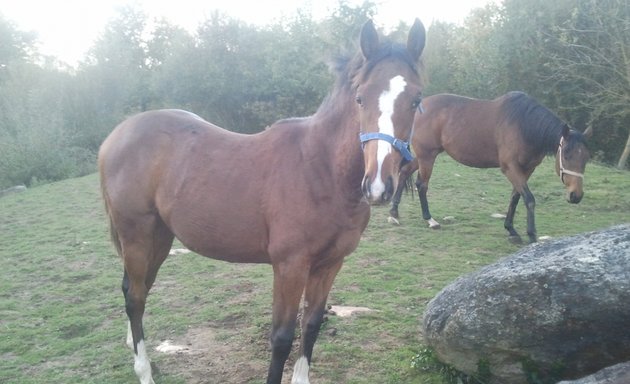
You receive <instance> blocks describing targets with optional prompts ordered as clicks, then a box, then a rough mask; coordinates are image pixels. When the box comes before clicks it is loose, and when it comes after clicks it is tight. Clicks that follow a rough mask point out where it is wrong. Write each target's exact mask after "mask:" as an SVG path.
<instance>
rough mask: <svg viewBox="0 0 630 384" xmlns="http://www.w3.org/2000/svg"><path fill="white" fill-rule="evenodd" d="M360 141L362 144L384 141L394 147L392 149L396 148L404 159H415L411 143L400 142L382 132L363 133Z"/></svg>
mask: <svg viewBox="0 0 630 384" xmlns="http://www.w3.org/2000/svg"><path fill="white" fill-rule="evenodd" d="M359 140H361V143H365V142H366V141H370V140H384V141H387V142H388V143H390V144H391V145H392V147H394V148H396V149H397V150H398V152H400V154H401V155H402V157H403V158H404V159H405V160H407V161H412V160H413V159H414V157H413V154H411V151H410V150H409V142H407V141H402V140H399V139H397V138H395V137H393V136H390V135H387V134H385V133H380V132H370V133H361V134H360V135H359Z"/></svg>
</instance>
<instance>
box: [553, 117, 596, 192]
mask: <svg viewBox="0 0 630 384" xmlns="http://www.w3.org/2000/svg"><path fill="white" fill-rule="evenodd" d="M590 134H591V130H590V129H587V130H586V131H585V132H584V134H582V133H580V132H578V131H575V130H572V129H570V128H569V126H567V125H565V126H564V129H563V131H562V137H561V138H560V144H559V145H558V152H557V153H556V173H557V174H558V176H560V180H562V183H563V184H564V186H565V187H566V190H567V195H566V196H567V201H568V202H570V203H573V204H577V203H579V202H580V201H581V200H582V196H584V191H583V189H582V183H583V181H584V169H585V168H586V162H587V161H588V160H589V159H590V157H591V155H590V152H589V151H588V148H587V147H586V139H587V138H588V137H590Z"/></svg>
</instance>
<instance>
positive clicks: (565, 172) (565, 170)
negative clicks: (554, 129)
mask: <svg viewBox="0 0 630 384" xmlns="http://www.w3.org/2000/svg"><path fill="white" fill-rule="evenodd" d="M563 145H564V136H562V137H560V144H559V145H558V168H560V179H561V180H562V177H563V176H564V175H571V176H575V177H579V178H581V179H584V174H583V173H579V172H575V171H571V170H569V169H566V168H564V166H563V165H562V146H563Z"/></svg>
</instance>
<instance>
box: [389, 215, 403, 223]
mask: <svg viewBox="0 0 630 384" xmlns="http://www.w3.org/2000/svg"><path fill="white" fill-rule="evenodd" d="M387 222H388V223H390V224H394V225H400V221H398V219H396V218H395V217H393V216H390V217H388V218H387Z"/></svg>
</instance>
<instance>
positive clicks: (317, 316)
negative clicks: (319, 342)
mask: <svg viewBox="0 0 630 384" xmlns="http://www.w3.org/2000/svg"><path fill="white" fill-rule="evenodd" d="M323 322H324V311H317V313H314V314H313V316H311V317H310V319H308V321H307V322H306V327H305V331H306V337H307V338H312V339H314V338H317V335H318V334H319V331H320V329H321V327H322V323H323Z"/></svg>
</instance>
